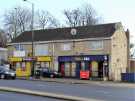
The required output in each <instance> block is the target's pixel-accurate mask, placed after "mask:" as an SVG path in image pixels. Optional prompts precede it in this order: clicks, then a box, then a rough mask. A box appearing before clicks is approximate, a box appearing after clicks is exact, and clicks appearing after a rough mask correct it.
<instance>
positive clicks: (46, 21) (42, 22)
mask: <svg viewBox="0 0 135 101" xmlns="http://www.w3.org/2000/svg"><path fill="white" fill-rule="evenodd" d="M37 15H38V16H37V19H38V20H37V24H38V26H39V27H40V28H42V29H45V27H58V26H59V21H58V20H57V19H56V18H55V17H53V16H52V15H51V14H50V13H49V12H48V11H44V10H42V11H38V12H37Z"/></svg>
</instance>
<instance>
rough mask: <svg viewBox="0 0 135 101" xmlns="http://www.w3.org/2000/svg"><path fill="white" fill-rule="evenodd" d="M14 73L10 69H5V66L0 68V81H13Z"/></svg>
mask: <svg viewBox="0 0 135 101" xmlns="http://www.w3.org/2000/svg"><path fill="white" fill-rule="evenodd" d="M15 78H16V73H15V71H13V70H11V69H7V68H6V67H5V66H0V79H15Z"/></svg>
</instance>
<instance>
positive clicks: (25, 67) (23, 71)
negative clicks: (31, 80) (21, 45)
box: [9, 57, 33, 77]
mask: <svg viewBox="0 0 135 101" xmlns="http://www.w3.org/2000/svg"><path fill="white" fill-rule="evenodd" d="M32 61H33V58H31V57H29V58H22V57H12V58H9V62H10V64H11V66H12V68H13V69H15V70H16V76H18V77H24V76H30V75H31V66H32Z"/></svg>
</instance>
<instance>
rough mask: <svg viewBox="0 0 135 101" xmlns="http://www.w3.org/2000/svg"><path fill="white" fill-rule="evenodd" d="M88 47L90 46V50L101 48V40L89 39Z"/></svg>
mask: <svg viewBox="0 0 135 101" xmlns="http://www.w3.org/2000/svg"><path fill="white" fill-rule="evenodd" d="M89 48H90V50H100V49H103V41H90V42H89Z"/></svg>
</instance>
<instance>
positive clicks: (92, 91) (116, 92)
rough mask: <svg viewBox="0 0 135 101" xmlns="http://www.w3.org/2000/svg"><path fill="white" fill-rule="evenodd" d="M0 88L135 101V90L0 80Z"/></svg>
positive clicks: (116, 100) (106, 100)
mask: <svg viewBox="0 0 135 101" xmlns="http://www.w3.org/2000/svg"><path fill="white" fill-rule="evenodd" d="M0 86H7V87H16V88H24V89H30V90H36V91H42V92H44V91H45V92H51V93H56V94H58V93H59V94H66V95H72V96H79V97H85V98H92V99H97V100H104V101H135V88H128V87H115V86H106V85H102V86H100V85H94V84H89V85H85V84H62V83H54V82H42V81H27V80H0Z"/></svg>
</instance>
